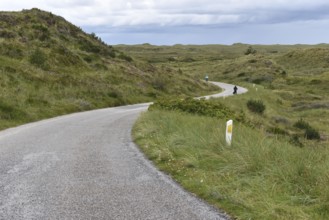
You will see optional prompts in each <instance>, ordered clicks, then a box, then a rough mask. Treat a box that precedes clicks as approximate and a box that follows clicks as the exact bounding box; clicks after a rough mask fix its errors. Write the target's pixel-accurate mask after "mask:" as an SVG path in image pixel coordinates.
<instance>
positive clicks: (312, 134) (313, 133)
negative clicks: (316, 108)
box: [304, 127, 320, 140]
mask: <svg viewBox="0 0 329 220" xmlns="http://www.w3.org/2000/svg"><path fill="white" fill-rule="evenodd" d="M304 136H305V138H306V139H309V140H320V133H319V131H317V130H316V129H315V128H312V127H308V128H307V129H306V130H305V133H304Z"/></svg>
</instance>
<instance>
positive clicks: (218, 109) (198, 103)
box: [149, 98, 245, 122]
mask: <svg viewBox="0 0 329 220" xmlns="http://www.w3.org/2000/svg"><path fill="white" fill-rule="evenodd" d="M153 109H161V110H170V111H182V112H187V113H191V114H197V115H202V116H209V117H216V118H224V119H234V120H237V121H240V122H244V121H245V116H244V114H240V113H235V112H233V111H232V110H230V109H229V108H228V107H226V106H224V105H223V104H221V103H219V102H212V101H208V100H205V99H200V100H198V99H193V98H186V99H162V100H158V101H156V102H155V103H154V104H153V105H151V106H150V108H149V110H153Z"/></svg>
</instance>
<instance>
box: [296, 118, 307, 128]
mask: <svg viewBox="0 0 329 220" xmlns="http://www.w3.org/2000/svg"><path fill="white" fill-rule="evenodd" d="M294 127H296V128H299V129H308V128H311V126H310V124H309V123H308V122H306V121H304V120H303V119H302V118H301V119H299V120H298V121H297V122H296V123H295V124H294Z"/></svg>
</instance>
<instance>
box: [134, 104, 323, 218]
mask: <svg viewBox="0 0 329 220" xmlns="http://www.w3.org/2000/svg"><path fill="white" fill-rule="evenodd" d="M224 131H225V121H221V120H217V119H214V118H209V117H202V116H195V115H194V116H193V115H188V114H184V113H178V112H167V111H158V110H156V111H151V112H147V113H145V114H143V116H142V117H141V118H140V119H139V120H138V122H137V124H136V125H135V127H134V138H135V141H136V142H137V143H138V144H139V145H140V147H141V148H142V150H143V151H144V152H145V153H146V155H147V156H148V157H149V158H150V159H151V160H153V161H154V163H155V164H157V165H158V166H159V168H160V169H161V170H164V171H165V172H167V173H169V174H170V175H172V176H173V178H174V179H176V180H177V181H178V182H179V183H180V184H181V185H182V186H183V187H185V188H186V189H188V190H190V191H191V192H193V193H195V194H197V195H198V196H200V197H201V198H203V199H205V200H207V201H208V202H209V203H211V204H214V205H215V206H217V207H218V208H221V209H224V210H225V211H227V212H228V213H229V214H231V215H232V216H233V217H236V218H238V219H328V218H329V186H328V181H329V174H328V169H329V160H328V155H329V150H328V149H327V148H318V149H314V148H298V147H296V146H292V145H290V144H289V143H287V142H284V141H280V140H278V139H275V138H269V137H266V135H265V133H263V132H259V130H253V129H251V128H249V127H245V126H244V125H242V124H238V123H235V124H234V130H233V144H232V146H230V147H229V146H227V145H226V144H225V137H224Z"/></svg>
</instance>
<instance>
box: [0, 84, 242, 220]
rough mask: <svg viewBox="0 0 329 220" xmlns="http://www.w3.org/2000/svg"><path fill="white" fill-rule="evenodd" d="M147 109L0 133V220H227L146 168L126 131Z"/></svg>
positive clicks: (89, 115) (121, 110) (63, 119)
mask: <svg viewBox="0 0 329 220" xmlns="http://www.w3.org/2000/svg"><path fill="white" fill-rule="evenodd" d="M218 85H220V86H221V87H223V88H224V89H227V90H232V88H233V86H232V85H228V84H218ZM232 91H233V90H232ZM238 91H239V92H243V89H242V88H239V90H238ZM229 93H232V92H228V93H226V92H225V91H224V93H222V95H223V94H224V95H225V94H226V95H228V94H229ZM148 105H149V104H137V105H130V106H123V107H116V108H108V109H101V110H95V111H89V112H83V113H75V114H71V115H66V116H61V117H56V118H52V119H48V120H44V121H40V122H36V123H30V124H26V125H23V126H19V127H16V128H12V129H7V130H4V131H2V132H0V219H1V220H11V219H24V220H32V219H33V220H34V219H40V220H41V219H42V220H46V219H61V220H62V219H109V220H110V219H113V220H120V219H132V220H134V219H143V220H145V219H156V220H159V219H180V220H181V219H188V220H192V219H207V220H208V219H227V217H225V215H224V214H221V213H219V212H218V211H217V210H215V209H214V208H212V207H210V206H208V205H207V204H205V203H204V202H202V201H201V200H199V199H197V198H196V197H194V196H192V195H191V194H190V193H188V192H186V191H184V190H182V189H181V188H180V186H178V185H177V184H176V183H175V182H174V181H172V180H171V179H170V178H169V177H168V176H166V175H164V174H162V173H161V172H159V171H158V170H157V169H156V168H154V167H153V165H152V164H151V163H150V162H149V161H148V160H147V159H145V158H144V156H143V154H142V153H140V151H139V150H138V148H137V146H136V145H135V144H134V143H133V142H132V138H131V128H132V125H133V124H134V122H135V120H136V119H137V117H138V115H139V114H140V113H141V112H142V111H145V110H146V109H147V108H148Z"/></svg>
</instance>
